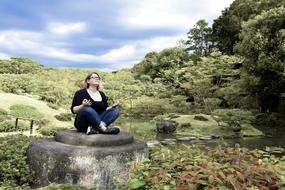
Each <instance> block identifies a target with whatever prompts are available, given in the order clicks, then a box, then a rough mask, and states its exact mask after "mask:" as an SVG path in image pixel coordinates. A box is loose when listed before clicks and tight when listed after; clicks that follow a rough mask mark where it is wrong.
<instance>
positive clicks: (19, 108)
mask: <svg viewBox="0 0 285 190" xmlns="http://www.w3.org/2000/svg"><path fill="white" fill-rule="evenodd" d="M10 113H11V115H13V116H15V117H21V118H28V119H41V118H43V117H44V114H42V113H41V112H39V111H38V110H37V108H35V107H33V106H28V105H21V104H15V105H12V106H11V107H10Z"/></svg>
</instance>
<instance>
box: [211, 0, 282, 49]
mask: <svg viewBox="0 0 285 190" xmlns="http://www.w3.org/2000/svg"><path fill="white" fill-rule="evenodd" d="M284 3H285V1H284V0H235V1H233V3H232V4H231V5H230V7H229V8H226V9H225V10H223V11H222V15H221V16H219V17H218V18H217V19H215V20H214V23H213V26H212V30H213V33H212V38H213V39H214V42H215V44H216V47H217V48H218V49H219V51H221V52H223V53H227V54H233V53H234V46H235V44H236V43H238V42H240V39H239V34H240V31H241V28H242V23H243V22H244V21H248V20H249V19H251V18H253V17H254V16H256V15H259V14H261V13H262V12H263V11H267V10H270V9H272V8H276V7H279V6H281V5H284Z"/></svg>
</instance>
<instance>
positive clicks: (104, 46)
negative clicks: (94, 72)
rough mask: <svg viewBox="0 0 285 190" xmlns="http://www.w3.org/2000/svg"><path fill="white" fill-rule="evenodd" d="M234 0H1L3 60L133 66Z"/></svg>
mask: <svg viewBox="0 0 285 190" xmlns="http://www.w3.org/2000/svg"><path fill="white" fill-rule="evenodd" d="M232 2H233V0H199V1H197V0H18V1H16V0H0V59H9V58H10V57H29V58H32V59H34V60H36V61H37V62H38V63H39V64H42V65H45V66H48V67H69V68H97V69H100V70H103V71H114V70H119V69H122V68H131V67H132V66H133V65H134V64H137V63H139V61H140V60H142V59H143V58H144V56H145V54H146V53H148V52H151V51H157V52H159V51H161V50H163V49H164V48H170V47H174V46H176V45H177V43H178V41H179V40H181V39H185V38H186V36H187V32H188V31H189V29H190V28H192V27H193V26H194V25H195V23H196V22H197V21H198V20H199V19H205V20H206V21H207V22H208V23H209V26H211V25H212V23H213V20H214V19H216V18H218V16H220V15H221V12H222V10H224V9H225V8H226V7H229V6H230V4H231V3H232Z"/></svg>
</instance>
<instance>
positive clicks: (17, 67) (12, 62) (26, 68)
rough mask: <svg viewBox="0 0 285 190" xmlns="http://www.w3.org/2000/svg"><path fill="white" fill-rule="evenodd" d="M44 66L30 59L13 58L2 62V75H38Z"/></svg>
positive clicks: (0, 61) (0, 69)
mask: <svg viewBox="0 0 285 190" xmlns="http://www.w3.org/2000/svg"><path fill="white" fill-rule="evenodd" d="M40 69H42V66H41V65H39V64H37V62H35V61H34V60H32V59H30V58H22V57H11V58H10V59H8V60H0V74H28V73H36V72H38V71H39V70H40Z"/></svg>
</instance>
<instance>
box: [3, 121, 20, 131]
mask: <svg viewBox="0 0 285 190" xmlns="http://www.w3.org/2000/svg"><path fill="white" fill-rule="evenodd" d="M13 131H17V128H16V126H15V121H12V120H5V121H2V122H0V132H13Z"/></svg>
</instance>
